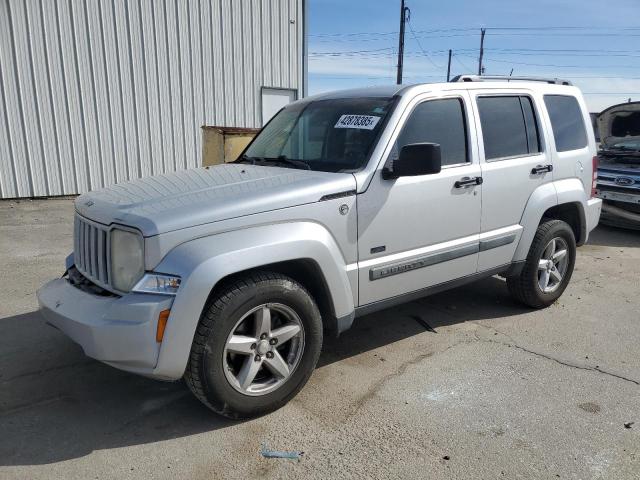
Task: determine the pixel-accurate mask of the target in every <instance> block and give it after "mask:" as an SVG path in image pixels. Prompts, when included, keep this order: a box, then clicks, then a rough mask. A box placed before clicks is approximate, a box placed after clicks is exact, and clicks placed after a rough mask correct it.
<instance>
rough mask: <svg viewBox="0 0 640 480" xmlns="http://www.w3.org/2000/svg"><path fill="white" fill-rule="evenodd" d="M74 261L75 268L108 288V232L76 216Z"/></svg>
mask: <svg viewBox="0 0 640 480" xmlns="http://www.w3.org/2000/svg"><path fill="white" fill-rule="evenodd" d="M73 238H74V246H73V252H74V259H75V264H76V268H77V269H78V271H79V272H80V273H81V274H82V275H84V276H85V277H86V278H88V279H89V280H91V281H92V282H94V283H96V284H97V285H99V286H101V287H106V288H110V287H109V286H110V284H111V267H110V265H109V230H108V229H107V227H104V226H102V225H99V224H97V223H93V222H90V221H88V220H86V219H84V218H82V217H81V216H79V215H76V218H75V222H74V235H73Z"/></svg>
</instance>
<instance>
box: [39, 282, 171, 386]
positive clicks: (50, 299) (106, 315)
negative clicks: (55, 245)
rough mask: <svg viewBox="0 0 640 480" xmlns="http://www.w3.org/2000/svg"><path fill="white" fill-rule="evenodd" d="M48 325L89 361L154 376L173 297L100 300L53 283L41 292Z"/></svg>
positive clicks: (130, 296)
mask: <svg viewBox="0 0 640 480" xmlns="http://www.w3.org/2000/svg"><path fill="white" fill-rule="evenodd" d="M37 296H38V303H39V304H40V311H41V312H42V314H43V315H44V317H45V319H46V320H47V322H48V323H50V324H51V325H53V326H54V327H56V328H58V329H59V330H61V331H62V332H63V333H65V334H66V335H67V336H68V337H69V338H71V340H73V341H74V342H76V343H78V344H79V345H80V346H81V347H82V349H83V350H84V353H85V354H86V355H88V356H89V357H92V358H95V359H96V360H100V361H102V362H105V363H108V364H109V365H112V366H114V367H116V368H119V369H122V370H127V371H130V372H135V373H139V374H142V375H148V376H154V373H153V370H154V367H155V366H156V363H157V361H158V354H159V352H160V345H161V344H160V343H158V342H156V329H157V322H158V316H159V314H160V312H162V311H163V310H166V309H170V308H171V305H172V304H173V297H168V296H165V295H152V294H142V293H130V294H128V295H124V296H122V297H117V296H101V295H94V294H92V293H89V292H86V291H83V290H80V289H79V288H77V287H75V286H73V285H72V284H71V283H69V281H68V280H67V279H66V278H60V279H57V280H52V281H51V282H49V283H47V284H45V285H44V286H43V287H42V288H41V289H40V290H38V293H37Z"/></svg>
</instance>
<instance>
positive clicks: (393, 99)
mask: <svg viewBox="0 0 640 480" xmlns="http://www.w3.org/2000/svg"><path fill="white" fill-rule="evenodd" d="M400 98H401V96H400V95H398V94H395V95H391V96H376V95H371V96H369V95H362V96H357V95H354V96H349V97H341V98H330V99H322V98H317V99H314V98H309V99H302V100H298V101H295V102H292V103H290V104H288V105H285V106H284V107H282V108H281V109H280V110H278V112H277V113H276V114H275V115H274V116H273V117H271V118H270V119H269V121H268V122H267V123H265V124H264V125H263V126H262V128H260V130H259V131H258V133H256V135H255V136H254V137H253V138H252V139H251V141H250V142H249V143H248V144H247V146H246V147H245V148H244V149H243V150H242V152H240V154H239V155H238V158H236V159H235V160H234V161H233V162H231V163H241V162H242V161H243V157H246V153H247V151H248V150H249V148H251V146H252V145H253V143H254V142H255V141H256V139H257V138H258V136H260V134H261V133H262V131H263V130H264V129H265V128H267V126H268V125H269V124H270V123H271V122H272V121H273V120H274V119H275V118H276V117H277V116H278V115H280V113H281V112H282V111H283V110H285V109H287V108H288V107H291V106H293V105H303V107H302V110H301V112H300V115H301V114H302V112H304V110H305V109H306V108H307V107H308V106H309V105H311V104H312V103H314V102H327V101H339V100H350V99H371V100H374V99H387V100H388V101H389V107H388V111H387V113H386V115H385V116H384V118H383V119H382V121H381V122H380V128H379V129H378V131H377V132H376V134H375V136H374V137H373V139H372V141H371V144H370V145H369V150H368V151H367V154H366V155H365V159H364V160H363V162H362V164H361V165H360V167H358V168H355V169H343V170H337V171H331V170H329V171H327V170H318V169H314V168H312V167H311V168H309V170H311V171H314V172H324V173H358V172H361V171H363V170H364V169H366V168H367V166H368V165H369V163H370V162H371V156H372V154H373V152H374V151H375V149H376V146H377V145H378V142H380V138H381V136H382V134H383V133H384V131H385V130H386V129H387V126H388V124H389V119H390V118H391V117H392V116H393V113H394V112H395V110H396V108H397V106H398V103H399V101H400ZM305 103H306V104H307V105H304V104H305ZM290 160H294V161H295V160H299V159H290ZM261 166H269V167H271V166H273V167H283V168H295V167H293V166H286V165H284V164H282V163H274V164H273V165H267V164H265V165H261Z"/></svg>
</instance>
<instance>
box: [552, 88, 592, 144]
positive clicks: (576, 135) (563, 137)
mask: <svg viewBox="0 0 640 480" xmlns="http://www.w3.org/2000/svg"><path fill="white" fill-rule="evenodd" d="M544 104H545V105H546V107H547V112H549V119H550V120H551V128H552V130H553V136H554V138H555V141H556V151H558V152H568V151H569V150H578V149H580V148H584V147H586V146H587V131H586V129H585V126H584V120H583V118H582V111H581V110H580V105H579V104H578V100H576V98H575V97H572V96H570V95H545V96H544Z"/></svg>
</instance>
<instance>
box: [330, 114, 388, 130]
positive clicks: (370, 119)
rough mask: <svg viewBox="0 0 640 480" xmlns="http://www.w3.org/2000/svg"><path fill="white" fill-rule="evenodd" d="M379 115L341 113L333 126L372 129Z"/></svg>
mask: <svg viewBox="0 0 640 480" xmlns="http://www.w3.org/2000/svg"><path fill="white" fill-rule="evenodd" d="M379 121H380V117H376V116H375V115H342V116H341V117H340V118H339V119H338V121H337V122H336V124H335V126H334V128H360V129H364V130H373V129H374V128H375V126H376V125H377V123H378V122H379Z"/></svg>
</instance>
